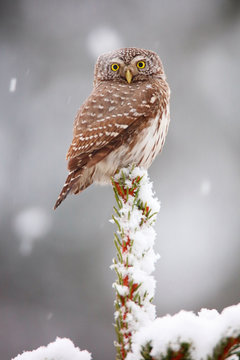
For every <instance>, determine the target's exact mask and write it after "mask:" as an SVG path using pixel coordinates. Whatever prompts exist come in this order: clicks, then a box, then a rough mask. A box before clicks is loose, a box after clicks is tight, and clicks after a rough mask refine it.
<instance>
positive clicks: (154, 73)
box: [94, 48, 164, 85]
mask: <svg viewBox="0 0 240 360" xmlns="http://www.w3.org/2000/svg"><path fill="white" fill-rule="evenodd" d="M150 77H158V78H164V70H163V66H162V63H161V60H160V58H159V57H158V55H157V54H156V53H155V52H153V51H150V50H144V49H137V48H123V49H119V50H115V51H113V52H111V53H107V54H103V55H101V56H100V57H99V58H98V60H97V63H96V66H95V77H94V78H95V85H97V84H98V83H99V82H101V81H106V80H112V81H118V82H125V83H132V82H136V81H146V80H149V78H150Z"/></svg>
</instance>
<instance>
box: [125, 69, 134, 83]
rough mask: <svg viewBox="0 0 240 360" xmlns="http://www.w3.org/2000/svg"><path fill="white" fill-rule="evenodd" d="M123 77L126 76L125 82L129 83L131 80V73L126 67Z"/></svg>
mask: <svg viewBox="0 0 240 360" xmlns="http://www.w3.org/2000/svg"><path fill="white" fill-rule="evenodd" d="M125 77H126V80H127V82H128V83H129V84H130V82H131V81H132V77H133V76H132V73H131V71H130V70H129V69H127V71H126V73H125Z"/></svg>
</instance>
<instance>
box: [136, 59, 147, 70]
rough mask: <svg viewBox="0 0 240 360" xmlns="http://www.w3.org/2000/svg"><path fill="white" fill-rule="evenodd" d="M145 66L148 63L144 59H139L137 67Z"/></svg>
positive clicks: (142, 67)
mask: <svg viewBox="0 0 240 360" xmlns="http://www.w3.org/2000/svg"><path fill="white" fill-rule="evenodd" d="M145 66H146V64H145V62H144V61H138V62H137V67H138V68H139V69H144V68H145Z"/></svg>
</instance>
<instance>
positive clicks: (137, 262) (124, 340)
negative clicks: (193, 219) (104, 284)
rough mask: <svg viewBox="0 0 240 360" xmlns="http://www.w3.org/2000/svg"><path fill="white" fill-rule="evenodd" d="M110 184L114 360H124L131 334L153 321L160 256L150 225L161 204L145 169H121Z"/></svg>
mask: <svg viewBox="0 0 240 360" xmlns="http://www.w3.org/2000/svg"><path fill="white" fill-rule="evenodd" d="M112 184H113V190H114V193H115V198H116V205H117V206H116V207H114V210H115V215H114V216H113V221H114V222H115V223H116V224H117V228H118V229H117V232H116V234H115V236H114V242H115V246H116V249H117V258H116V259H114V264H113V265H112V268H113V269H114V270H115V271H116V273H117V277H118V278H117V280H116V282H115V283H114V284H113V287H114V288H115V289H116V300H115V309H116V311H115V321H116V323H115V328H116V334H117V341H116V343H115V346H116V349H117V357H116V359H120V360H123V359H125V358H126V356H127V354H128V353H129V352H130V351H131V343H132V341H131V339H132V336H133V334H134V333H135V332H136V331H137V330H139V329H140V328H141V327H142V326H146V325H147V324H148V323H150V322H151V321H153V320H154V319H155V306H154V305H153V304H152V300H153V296H154V291H155V279H154V278H153V276H152V275H151V273H152V272H153V270H154V268H155V262H156V260H157V259H158V257H159V255H157V254H155V252H154V250H153V244H154V240H155V237H156V233H155V231H154V229H153V224H154V222H155V220H156V215H157V213H158V211H159V209H160V204H159V201H158V200H157V199H156V198H155V197H154V196H153V191H152V184H151V183H150V181H149V178H148V174H147V171H146V170H143V169H140V168H137V167H132V166H131V167H129V168H124V169H121V170H120V171H119V173H118V174H116V175H115V176H114V178H113V179H112Z"/></svg>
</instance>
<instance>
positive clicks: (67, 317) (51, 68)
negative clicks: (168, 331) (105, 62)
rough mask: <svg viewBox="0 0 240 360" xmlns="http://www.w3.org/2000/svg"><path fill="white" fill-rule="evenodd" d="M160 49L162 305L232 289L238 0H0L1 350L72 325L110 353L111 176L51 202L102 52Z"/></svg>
mask: <svg viewBox="0 0 240 360" xmlns="http://www.w3.org/2000/svg"><path fill="white" fill-rule="evenodd" d="M125 46H137V47H143V48H147V49H152V50H155V51H156V52H157V53H158V54H159V55H160V57H161V58H162V61H163V64H164V66H165V71H166V73H167V77H168V81H169V84H170V86H171V90H172V97H171V124H170V129H169V134H168V137H167V141H166V145H165V148H164V150H163V153H162V154H161V156H159V157H158V158H157V159H156V160H155V162H154V164H153V165H152V167H151V168H150V170H149V173H150V177H151V179H152V181H153V182H154V188H155V191H156V193H157V196H158V198H159V199H160V200H161V203H162V208H161V211H160V214H159V217H158V221H157V224H156V230H157V233H158V237H157V244H156V250H157V251H158V252H159V253H160V254H161V259H160V260H159V261H158V264H157V269H156V271H155V276H156V279H157V289H156V296H155V304H156V306H157V313H158V315H159V316H160V315H161V316H162V315H164V314H166V313H170V314H174V313H175V312H178V311H179V310H180V309H186V310H194V311H198V310H200V309H201V308H202V307H208V308H216V309H218V310H219V311H221V310H222V308H223V307H226V306H229V305H232V304H236V303H238V302H239V299H240V277H239V275H240V263H239V252H240V223H239V215H240V156H239V155H240V121H239V113H240V98H239V84H240V2H239V1H237V0H235V1H233V0H202V1H199V0H182V1H179V0H171V1H167V0H165V1H163V0H155V1H152V0H150V1H143V0H141V1H140V0H130V1H124V0H123V1H115V0H103V1H99V0H91V1H87V0H86V1H81V0H78V1H77V0H68V1H63V0H58V1H57V0H55V1H54V0H50V1H47V0H42V1H37V0H21V1H11V0H10V1H9V0H6V1H1V2H0V91H1V93H0V98H1V107H0V112H1V113H0V154H1V161H0V354H1V360H9V359H11V357H14V356H16V355H17V354H18V353H21V352H22V351H23V350H32V349H34V348H37V347H39V346H40V345H47V344H48V343H49V342H51V341H53V340H55V338H56V336H59V337H69V338H70V339H72V340H73V341H74V343H75V345H77V346H79V347H80V348H81V349H85V348H86V349H88V350H89V351H90V352H92V354H93V357H94V359H100V360H101V359H104V360H110V359H113V358H114V354H115V350H114V347H113V340H114V337H115V336H114V329H113V326H112V323H113V311H114V309H113V300H114V292H113V289H112V282H113V281H114V279H115V274H114V273H113V272H112V271H111V270H110V269H109V266H110V265H111V263H112V258H113V257H114V256H115V250H114V245H113V232H114V230H115V228H114V226H113V225H112V224H110V223H109V221H108V220H109V219H110V217H111V214H112V206H113V194H112V189H111V188H110V187H97V186H91V187H90V188H89V189H87V190H86V191H85V192H84V193H82V194H81V195H80V196H78V197H76V196H71V197H69V198H68V199H67V200H66V201H65V202H64V203H63V204H62V205H61V207H60V208H59V209H58V210H57V211H56V212H53V210H52V207H53V204H54V202H55V200H56V198H57V196H58V193H59V191H60V189H61V187H62V185H63V182H64V180H65V177H66V175H67V171H66V161H65V154H66V151H67V149H68V146H69V144H70V141H71V139H72V123H73V120H74V117H75V114H76V112H77V109H78V108H79V106H80V105H81V103H82V102H83V101H84V100H85V98H86V97H87V96H88V94H89V93H90V91H91V88H92V80H93V67H94V63H95V61H96V57H97V56H98V54H99V53H101V52H104V51H108V50H111V49H114V48H118V47H125Z"/></svg>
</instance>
